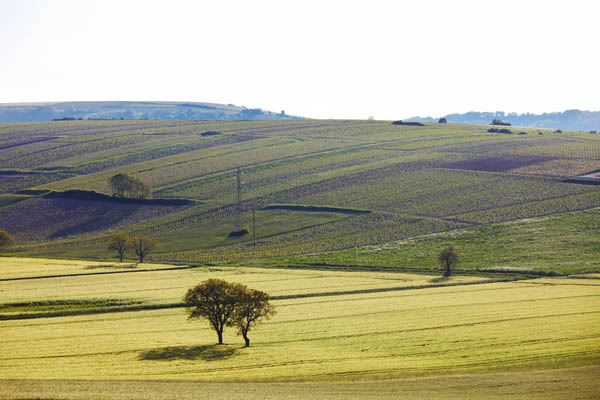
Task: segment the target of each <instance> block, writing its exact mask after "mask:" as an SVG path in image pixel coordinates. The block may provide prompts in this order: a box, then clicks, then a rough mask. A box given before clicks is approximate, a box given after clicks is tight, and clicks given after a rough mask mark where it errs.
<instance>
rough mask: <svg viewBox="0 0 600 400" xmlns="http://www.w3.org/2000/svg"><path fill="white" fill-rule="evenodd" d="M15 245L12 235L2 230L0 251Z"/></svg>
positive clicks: (0, 231) (0, 230) (0, 232)
mask: <svg viewBox="0 0 600 400" xmlns="http://www.w3.org/2000/svg"><path fill="white" fill-rule="evenodd" d="M14 244H15V239H14V238H13V237H12V236H11V235H10V233H8V232H6V231H5V230H2V229H0V249H4V248H6V247H10V246H12V245H14Z"/></svg>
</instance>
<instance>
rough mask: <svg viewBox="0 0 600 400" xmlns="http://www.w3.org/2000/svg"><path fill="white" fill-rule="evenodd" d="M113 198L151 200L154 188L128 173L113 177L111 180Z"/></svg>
mask: <svg viewBox="0 0 600 400" xmlns="http://www.w3.org/2000/svg"><path fill="white" fill-rule="evenodd" d="M109 183H110V187H111V189H112V191H113V196H117V197H133V198H136V199H151V198H152V188H151V187H150V186H149V185H147V184H145V183H144V182H142V181H140V180H139V179H137V178H135V177H133V176H130V175H129V174H127V173H120V174H116V175H113V177H112V178H110V180H109Z"/></svg>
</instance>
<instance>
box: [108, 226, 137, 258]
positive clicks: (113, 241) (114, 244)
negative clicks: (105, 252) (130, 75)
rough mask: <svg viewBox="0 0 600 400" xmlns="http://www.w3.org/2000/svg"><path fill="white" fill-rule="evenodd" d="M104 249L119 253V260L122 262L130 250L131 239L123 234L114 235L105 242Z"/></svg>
mask: <svg viewBox="0 0 600 400" xmlns="http://www.w3.org/2000/svg"><path fill="white" fill-rule="evenodd" d="M106 247H107V248H108V249H109V250H115V251H116V252H117V253H119V259H120V260H121V262H123V256H124V255H125V252H126V251H127V250H128V249H130V248H131V238H130V237H129V236H127V235H125V234H124V233H115V234H114V235H112V236H111V237H110V239H108V242H106ZM140 262H141V261H140Z"/></svg>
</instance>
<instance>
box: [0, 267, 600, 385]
mask: <svg viewBox="0 0 600 400" xmlns="http://www.w3.org/2000/svg"><path fill="white" fill-rule="evenodd" d="M49 263H58V261H49ZM208 277H215V278H224V279H227V280H229V281H234V282H240V283H244V284H247V285H249V286H250V287H253V288H257V289H261V290H265V291H267V292H269V293H271V294H272V295H273V296H278V297H283V296H290V297H291V298H287V299H281V300H274V304H275V306H276V307H277V315H276V316H275V317H274V318H273V319H272V320H270V321H267V322H265V323H264V324H263V325H261V326H260V327H258V328H257V329H256V330H255V331H253V332H251V335H250V337H251V340H252V343H253V346H252V347H250V348H243V343H242V341H241V339H240V338H239V337H236V336H235V333H234V331H233V330H232V329H228V330H226V332H225V343H226V344H225V345H224V346H216V347H215V346H213V345H214V343H215V342H216V335H215V334H214V332H213V331H212V330H211V329H210V328H209V326H208V324H206V323H203V322H187V321H186V317H185V312H184V309H181V308H175V309H159V310H141V311H135V312H113V313H108V314H106V313H105V314H89V315H78V316H63V317H55V318H51V319H48V318H37V319H30V320H13V321H2V322H1V323H0V331H1V334H2V336H3V338H4V340H3V343H2V346H8V347H6V349H8V348H10V351H3V352H2V354H3V355H2V357H0V358H1V362H0V379H5V380H6V379H65V378H66V377H68V378H69V379H93V380H95V379H100V378H101V379H105V380H109V381H110V380H156V379H158V380H172V379H176V380H184V381H198V380H202V381H206V382H211V381H227V382H256V381H265V382H294V381H312V382H327V381H357V380H358V381H369V380H373V379H377V380H379V379H388V380H389V379H412V378H418V377H423V376H427V377H434V376H440V377H441V376H446V375H456V374H462V375H472V376H473V379H484V380H485V379H486V378H485V375H483V376H480V375H479V374H489V373H494V374H495V373H505V372H511V373H515V372H517V371H521V372H523V373H524V374H525V375H524V376H529V375H527V374H529V371H534V370H544V369H557V368H575V367H591V366H593V365H597V363H598V361H599V359H600V352H599V349H600V324H598V321H599V315H600V297H599V291H598V288H599V285H600V283H598V281H597V280H595V279H578V278H573V279H559V278H540V279H525V280H516V281H511V282H493V281H492V280H488V281H485V278H482V277H480V276H460V277H452V278H450V279H449V280H448V281H445V283H446V284H447V286H444V287H428V288H423V287H422V285H424V284H431V283H440V281H439V279H438V276H431V275H421V274H413V275H410V274H401V273H385V272H343V271H314V270H288V269H286V270H279V269H256V268H227V267H210V268H208V267H205V268H200V269H187V270H164V271H148V272H135V273H129V274H108V275H101V276H71V277H64V278H54V279H37V280H36V279H30V280H23V281H12V282H5V284H3V291H2V292H0V296H1V297H0V299H1V300H0V301H1V302H3V303H7V302H9V301H7V300H9V299H10V302H12V303H14V302H21V303H25V302H28V301H33V300H32V299H37V301H47V300H50V299H57V298H61V297H62V298H63V299H65V298H68V299H73V300H76V299H89V298H92V297H93V298H94V299H103V298H105V299H111V298H112V299H115V298H123V296H124V295H125V293H126V294H127V298H128V299H131V300H132V301H146V302H149V303H154V304H164V303H168V302H172V301H179V300H180V299H181V297H182V296H183V293H185V291H186V290H187V288H189V287H191V286H193V285H194V284H196V283H198V282H199V281H201V280H203V279H206V278H208ZM482 279H483V280H482ZM476 281H480V283H479V284H468V283H475V282H476ZM461 283H462V284H461ZM452 285H454V286H452ZM393 287H406V288H410V287H412V289H408V290H400V291H398V290H391V291H380V292H367V291H365V290H364V289H385V288H393ZM349 290H355V293H352V294H348V291H349ZM319 292H322V293H323V295H320V296H311V297H302V296H294V295H301V294H303V293H319ZM477 376H480V378H477ZM322 387H323V388H324V387H327V386H322ZM364 388H368V385H367V386H365V387H364ZM139 390H141V393H143V389H139ZM364 390H366V389H364ZM362 393H366V392H362Z"/></svg>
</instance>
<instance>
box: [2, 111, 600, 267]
mask: <svg viewBox="0 0 600 400" xmlns="http://www.w3.org/2000/svg"><path fill="white" fill-rule="evenodd" d="M512 131H513V134H503V133H496V132H489V126H483V125H463V124H424V126H402V125H400V126H399V125H392V124H391V123H390V122H386V121H377V122H375V121H353V120H282V121H144V120H140V121H134V120H131V121H128V120H123V121H120V120H119V121H55V122H47V123H45V122H41V123H5V124H0V196H1V197H0V229H5V230H7V231H9V233H11V234H12V235H13V236H15V237H16V238H17V239H18V243H19V246H18V247H17V248H16V249H15V250H16V251H17V252H18V253H19V254H21V255H36V256H48V255H52V256H55V257H85V256H93V257H95V258H103V259H108V258H110V257H112V255H111V254H110V253H109V252H108V251H107V250H105V249H104V243H105V242H106V240H107V236H108V235H109V234H110V233H112V232H114V231H122V232H125V233H132V234H133V233H135V234H140V233H141V234H147V235H150V236H152V237H154V238H156V239H159V241H160V243H161V246H160V247H159V248H158V249H157V250H156V251H155V252H154V253H153V254H152V255H151V256H150V257H151V258H152V259H153V260H154V261H160V262H175V261H177V262H186V263H193V262H209V263H211V262H226V261H236V260H250V259H257V258H259V259H265V258H273V257H286V256H295V255H302V254H312V253H318V252H327V251H337V250H345V249H353V248H357V247H360V246H365V245H381V244H384V243H389V242H393V241H398V240H406V239H409V238H412V237H415V236H420V235H427V234H432V233H438V232H446V231H452V230H455V229H460V228H465V227H468V226H479V225H482V224H490V223H502V222H507V221H514V220H519V219H523V218H531V217H538V216H547V215H554V214H560V213H566V212H573V211H578V210H588V209H593V208H595V207H599V206H600V185H593V184H585V183H586V182H578V181H572V180H568V178H573V177H576V176H580V175H583V174H586V173H593V172H595V171H598V170H599V169H600V140H598V137H597V135H593V134H588V133H584V132H571V131H564V132H561V133H554V132H553V131H551V130H539V129H530V128H513V130H512ZM238 168H239V169H240V171H241V173H242V178H241V180H242V185H241V188H242V190H241V196H242V205H241V214H240V219H241V220H242V224H243V225H245V226H248V227H249V228H251V225H252V223H253V221H252V210H255V223H256V232H255V235H254V234H251V235H246V236H243V237H240V238H237V239H234V240H231V239H228V238H227V236H228V233H229V232H231V231H232V230H233V229H234V218H235V216H236V214H237V213H238V211H237V210H238V208H237V207H236V203H237V191H236V185H237V180H236V174H237V169H238ZM120 172H128V173H129V174H132V175H133V176H135V177H137V178H139V179H141V180H142V181H144V182H146V183H147V184H149V185H151V186H152V188H153V192H154V197H155V198H178V199H191V200H193V201H194V202H193V203H190V204H189V205H187V206H153V205H118V206H117V205H114V204H104V205H103V204H100V203H99V202H92V201H83V200H82V201H75V200H65V199H62V200H60V199H49V198H45V197H43V192H35V191H36V190H41V189H43V190H59V191H62V190H72V189H78V190H94V191H98V192H102V193H108V194H110V189H109V186H108V180H109V178H110V177H111V176H113V175H115V174H116V173H120ZM17 193H24V194H25V195H30V197H25V198H23V197H17V196H23V195H18V194H17ZM271 204H305V205H310V206H316V207H345V208H358V209H364V210H368V211H370V213H369V214H365V215H344V214H338V213H329V214H322V215H320V213H318V212H312V213H311V212H303V211H287V212H286V211H281V210H280V211H279V212H278V213H274V212H273V211H267V210H263V208H264V207H267V206H269V205H271ZM253 233H254V232H253ZM254 236H256V244H255V243H254Z"/></svg>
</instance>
